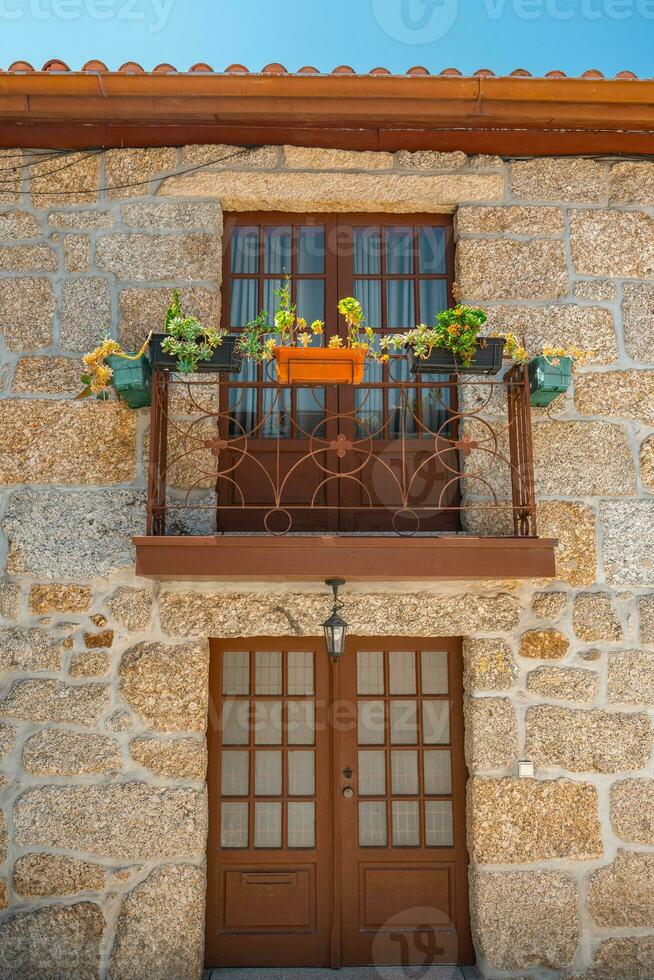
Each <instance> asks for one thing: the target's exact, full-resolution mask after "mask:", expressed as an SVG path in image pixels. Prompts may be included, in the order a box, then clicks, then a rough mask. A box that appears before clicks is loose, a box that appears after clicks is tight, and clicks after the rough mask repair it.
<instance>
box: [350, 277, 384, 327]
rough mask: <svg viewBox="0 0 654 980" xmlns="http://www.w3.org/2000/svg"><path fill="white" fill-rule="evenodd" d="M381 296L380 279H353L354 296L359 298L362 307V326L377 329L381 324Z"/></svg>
mask: <svg viewBox="0 0 654 980" xmlns="http://www.w3.org/2000/svg"><path fill="white" fill-rule="evenodd" d="M381 296H382V294H381V280H380V279H355V280H354V298H355V299H358V300H359V302H360V303H361V306H362V308H363V315H364V316H365V320H364V323H363V325H364V327H372V328H373V330H377V329H379V327H382V326H383V324H382V306H381Z"/></svg>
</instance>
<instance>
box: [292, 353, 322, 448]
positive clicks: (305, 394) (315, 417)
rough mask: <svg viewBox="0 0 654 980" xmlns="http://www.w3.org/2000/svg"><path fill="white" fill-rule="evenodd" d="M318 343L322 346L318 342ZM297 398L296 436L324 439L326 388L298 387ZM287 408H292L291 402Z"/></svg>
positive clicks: (299, 437)
mask: <svg viewBox="0 0 654 980" xmlns="http://www.w3.org/2000/svg"><path fill="white" fill-rule="evenodd" d="M317 345H318V346H320V344H319V343H318V342H317ZM314 346H315V345H314ZM286 394H290V392H286ZM295 399H296V401H295V406H296V407H295V422H296V437H297V438H298V439H310V438H311V436H312V435H313V436H314V437H315V438H318V439H324V438H325V427H324V420H325V389H324V388H314V387H311V388H296V389H295ZM287 410H290V403H289V405H288V407H287Z"/></svg>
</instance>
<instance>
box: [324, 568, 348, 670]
mask: <svg viewBox="0 0 654 980" xmlns="http://www.w3.org/2000/svg"><path fill="white" fill-rule="evenodd" d="M325 585H329V586H330V587H331V588H332V590H333V592H334V605H333V607H332V614H331V616H330V617H329V619H327V620H325V622H324V623H323V624H322V628H323V632H324V634H325V645H326V647H327V653H328V654H329V656H330V657H331V658H332V660H333V661H334V662H335V663H336V662H337V661H338V659H339V658H340V657H342V656H343V653H344V652H345V635H346V633H347V623H346V622H345V620H344V619H343V618H342V617H341V616H340V615H339V609H342V608H343V602H342V601H341V600H340V599H339V598H338V590H339V588H340V587H341V585H345V579H344V578H328V579H325Z"/></svg>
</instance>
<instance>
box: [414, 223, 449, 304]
mask: <svg viewBox="0 0 654 980" xmlns="http://www.w3.org/2000/svg"><path fill="white" fill-rule="evenodd" d="M445 246H446V237H445V228H443V227H440V228H439V227H435V228H434V227H429V226H426V225H425V226H423V227H422V228H420V229H419V231H418V250H419V253H420V260H419V263H418V271H419V272H425V273H427V274H432V275H439V274H440V275H445V273H446V272H447V262H446V249H445ZM442 309H444V307H442Z"/></svg>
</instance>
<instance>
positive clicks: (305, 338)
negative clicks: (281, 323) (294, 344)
mask: <svg viewBox="0 0 654 980" xmlns="http://www.w3.org/2000/svg"><path fill="white" fill-rule="evenodd" d="M297 339H298V340H299V341H300V343H301V344H302V346H303V347H308V346H309V344H310V343H311V334H310V333H307V332H306V331H305V332H304V333H301V334H298V338H297Z"/></svg>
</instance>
